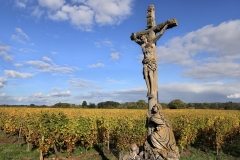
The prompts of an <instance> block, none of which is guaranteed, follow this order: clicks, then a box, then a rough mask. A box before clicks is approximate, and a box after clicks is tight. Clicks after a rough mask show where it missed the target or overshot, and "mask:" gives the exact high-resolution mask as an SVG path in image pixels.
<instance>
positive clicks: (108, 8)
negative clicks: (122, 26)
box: [73, 0, 133, 25]
mask: <svg viewBox="0 0 240 160" xmlns="http://www.w3.org/2000/svg"><path fill="white" fill-rule="evenodd" d="M73 2H76V3H80V4H84V5H86V6H89V7H90V8H91V9H92V10H93V11H94V13H95V16H94V20H95V22H96V23H98V24H99V25H109V24H110V25H112V24H119V23H121V22H122V20H124V19H126V18H127V17H128V16H129V15H130V14H131V10H132V7H131V6H132V2H133V0H98V1H95V0H85V1H82V0H73Z"/></svg>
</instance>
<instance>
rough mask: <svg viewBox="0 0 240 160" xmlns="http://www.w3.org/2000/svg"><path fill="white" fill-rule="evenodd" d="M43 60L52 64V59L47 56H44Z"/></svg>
mask: <svg viewBox="0 0 240 160" xmlns="http://www.w3.org/2000/svg"><path fill="white" fill-rule="evenodd" d="M42 59H43V60H44V61H48V62H52V60H51V58H49V57H47V56H43V57H42Z"/></svg>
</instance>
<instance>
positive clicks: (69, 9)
mask: <svg viewBox="0 0 240 160" xmlns="http://www.w3.org/2000/svg"><path fill="white" fill-rule="evenodd" d="M38 2H39V4H40V6H41V7H43V8H46V9H47V11H46V12H44V11H43V10H41V9H39V7H35V8H34V11H33V12H32V13H31V14H32V15H33V16H36V17H38V18H39V17H41V15H42V14H44V13H46V14H47V17H48V18H49V19H52V20H55V21H70V23H71V24H72V25H73V26H74V27H75V28H78V29H81V30H85V31H91V30H92V27H93V25H94V23H97V24H98V25H118V24H120V23H121V22H122V21H123V20H124V19H126V18H127V17H128V16H129V15H131V11H132V7H131V6H132V2H133V0H97V1H95V0H84V1H83V0H72V1H71V2H72V3H70V2H67V1H65V0H38Z"/></svg>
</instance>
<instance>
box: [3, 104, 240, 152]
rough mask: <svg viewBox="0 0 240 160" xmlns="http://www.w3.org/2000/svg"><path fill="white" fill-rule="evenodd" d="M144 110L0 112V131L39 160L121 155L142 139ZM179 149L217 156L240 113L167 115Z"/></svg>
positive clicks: (239, 127)
mask: <svg viewBox="0 0 240 160" xmlns="http://www.w3.org/2000/svg"><path fill="white" fill-rule="evenodd" d="M146 112H147V111H146V110H133V109H132V110H131V109H74V108H71V109H67V108H66V109H59V108H0V129H1V130H3V131H4V132H5V133H7V134H10V135H18V137H19V138H23V139H24V140H25V141H26V143H27V144H28V145H27V146H28V150H31V149H33V148H35V149H37V150H38V151H39V153H40V155H41V156H42V157H44V155H47V154H49V153H50V152H51V153H55V154H56V155H58V153H59V152H67V153H68V154H71V153H72V152H73V151H74V150H75V149H79V148H81V149H85V150H88V149H90V148H92V147H93V146H94V145H99V146H107V148H108V149H109V150H110V149H117V150H119V151H121V150H126V149H128V147H129V144H130V143H132V142H135V143H136V144H137V145H138V146H141V145H142V144H143V143H144V141H145V139H146V128H145V123H146ZM164 112H165V113H166V114H167V115H168V117H169V120H170V121H171V124H172V128H173V131H174V134H175V137H176V141H177V145H178V146H179V148H180V150H183V149H185V148H186V147H188V146H189V145H197V146H198V147H202V148H205V149H206V150H216V151H220V150H221V149H222V148H224V147H227V145H230V144H231V143H233V142H232V140H233V139H234V137H235V136H236V135H239V132H240V111H225V110H195V109H183V110H169V109H166V110H164Z"/></svg>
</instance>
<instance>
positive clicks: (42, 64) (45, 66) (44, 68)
mask: <svg viewBox="0 0 240 160" xmlns="http://www.w3.org/2000/svg"><path fill="white" fill-rule="evenodd" d="M27 64H29V65H32V66H35V67H38V68H41V72H50V71H51V70H52V66H51V65H50V64H48V63H45V62H43V61H38V60H36V61H27Z"/></svg>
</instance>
